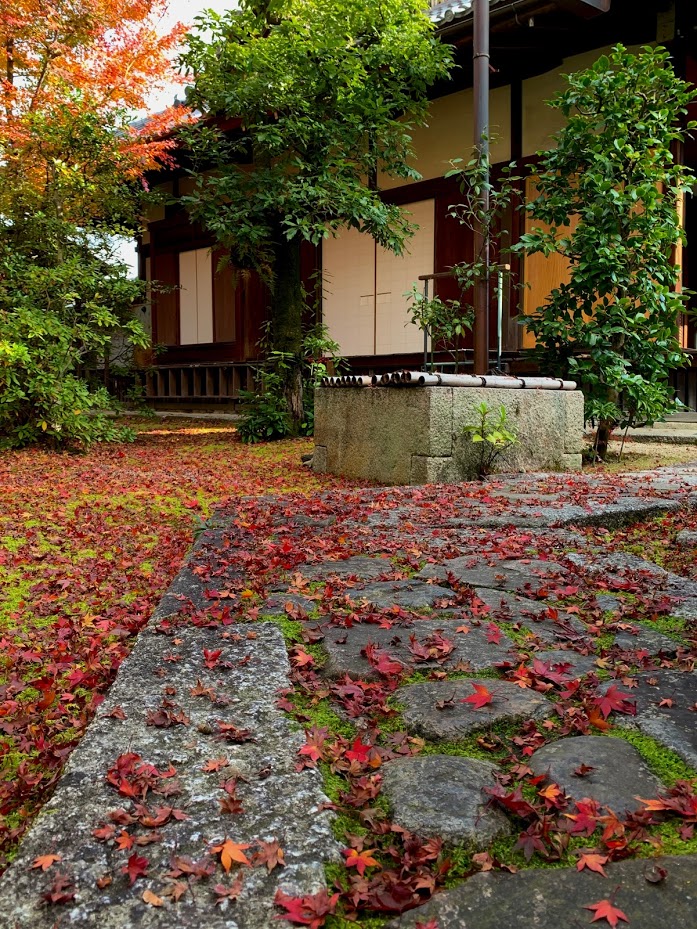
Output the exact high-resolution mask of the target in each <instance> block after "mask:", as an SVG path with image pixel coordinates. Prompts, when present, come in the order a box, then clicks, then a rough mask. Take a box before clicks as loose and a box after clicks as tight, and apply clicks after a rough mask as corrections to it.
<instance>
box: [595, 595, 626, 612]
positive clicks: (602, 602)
mask: <svg viewBox="0 0 697 929" xmlns="http://www.w3.org/2000/svg"><path fill="white" fill-rule="evenodd" d="M595 601H596V603H597V604H598V606H599V607H600V609H601V610H602V611H603V613H617V612H618V611H619V610H620V609H622V601H621V600H620V599H619V597H613V596H612V595H611V594H598V595H597V596H596V598H595Z"/></svg>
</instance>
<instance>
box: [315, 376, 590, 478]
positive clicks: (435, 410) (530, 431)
mask: <svg viewBox="0 0 697 929" xmlns="http://www.w3.org/2000/svg"><path fill="white" fill-rule="evenodd" d="M482 402H485V403H486V404H487V405H488V406H489V408H490V409H491V410H492V417H494V416H497V415H498V411H499V409H500V407H501V406H504V407H505V409H506V415H507V417H508V420H509V422H510V424H511V426H512V427H513V428H514V429H515V430H517V434H518V441H517V442H516V444H515V445H513V446H512V447H511V448H510V449H508V450H507V451H506V452H504V453H503V454H502V455H501V456H500V457H499V458H498V460H497V462H496V466H495V467H496V470H497V471H509V472H510V471H578V470H580V469H581V451H582V440H583V394H582V393H581V392H580V391H565V390H564V391H562V390H516V389H509V388H502V389H497V388H491V387H488V388H487V387H403V388H395V387H374V388H355V387H353V388H352V387H329V388H326V387H320V388H318V389H317V391H316V393H315V456H314V461H313V467H314V469H315V471H322V472H325V471H326V472H330V473H332V474H340V475H343V476H344V477H351V478H360V479H366V480H373V481H378V482H379V483H382V484H426V483H433V482H456V481H464V480H472V479H473V478H475V477H476V476H477V463H478V460H479V456H478V451H477V447H476V445H475V444H474V443H472V441H471V440H470V438H469V436H466V435H463V427H464V426H465V425H468V424H475V423H476V422H477V421H478V417H477V413H476V408H477V407H478V406H479V404H481V403H482Z"/></svg>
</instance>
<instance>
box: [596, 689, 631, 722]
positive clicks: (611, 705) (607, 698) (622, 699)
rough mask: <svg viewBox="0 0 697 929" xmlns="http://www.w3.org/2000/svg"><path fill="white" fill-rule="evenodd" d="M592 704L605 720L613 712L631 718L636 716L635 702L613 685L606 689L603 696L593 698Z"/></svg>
mask: <svg viewBox="0 0 697 929" xmlns="http://www.w3.org/2000/svg"><path fill="white" fill-rule="evenodd" d="M593 703H594V705H595V706H597V707H598V709H599V710H600V712H601V713H602V714H603V716H604V717H605V719H607V717H608V716H609V715H610V713H612V711H613V710H615V711H616V712H618V713H628V714H629V715H631V716H636V702H634V701H633V700H632V699H631V695H630V694H626V693H623V692H622V691H621V690H618V689H617V686H616V685H615V684H613V685H612V686H611V687H608V689H607V691H606V692H605V693H604V694H601V695H600V696H598V697H595V698H594V700H593Z"/></svg>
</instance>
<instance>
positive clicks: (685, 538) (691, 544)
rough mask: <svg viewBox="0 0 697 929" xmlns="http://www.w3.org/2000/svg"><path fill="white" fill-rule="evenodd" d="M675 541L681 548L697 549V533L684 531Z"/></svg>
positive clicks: (688, 530)
mask: <svg viewBox="0 0 697 929" xmlns="http://www.w3.org/2000/svg"><path fill="white" fill-rule="evenodd" d="M675 541H676V543H677V545H678V547H679V548H695V547H697V532H692V531H691V530H690V529H682V530H681V531H680V532H679V533H678V534H677V536H676V537H675Z"/></svg>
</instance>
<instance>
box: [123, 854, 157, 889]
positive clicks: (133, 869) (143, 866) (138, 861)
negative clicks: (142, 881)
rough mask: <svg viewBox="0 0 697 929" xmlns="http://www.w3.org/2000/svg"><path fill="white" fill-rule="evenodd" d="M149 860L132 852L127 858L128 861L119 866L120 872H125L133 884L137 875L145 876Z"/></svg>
mask: <svg viewBox="0 0 697 929" xmlns="http://www.w3.org/2000/svg"><path fill="white" fill-rule="evenodd" d="M149 867H150V862H149V861H148V859H147V858H143V857H141V856H140V855H138V854H137V852H134V853H133V854H132V855H131V857H130V858H129V859H128V863H127V864H125V865H124V866H123V867H122V868H121V873H122V874H126V875H127V876H128V879H129V880H130V882H131V884H135V882H136V881H137V880H138V878H139V877H145V875H146V874H147V873H148V868H149Z"/></svg>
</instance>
